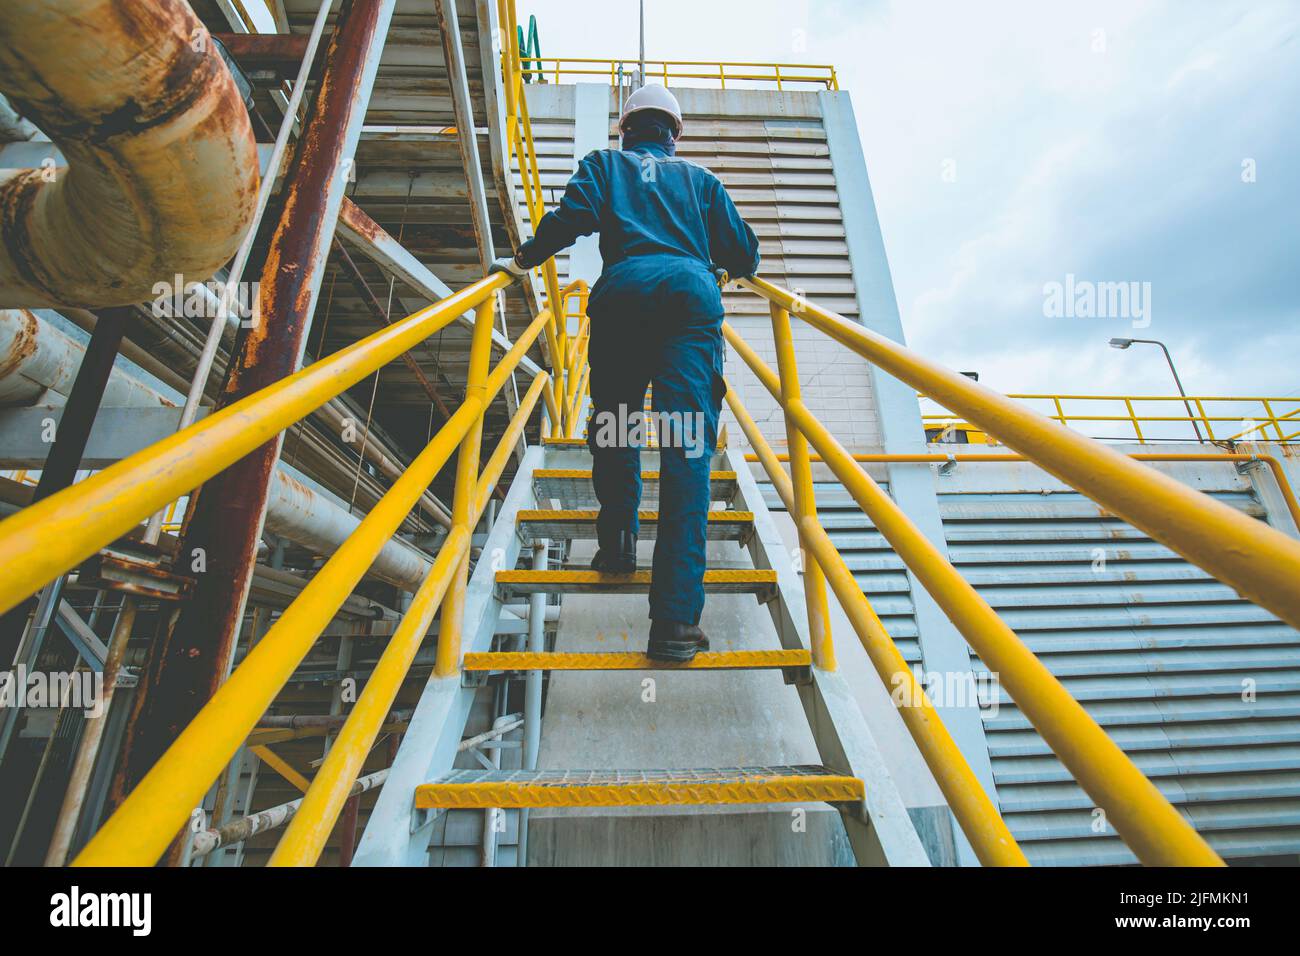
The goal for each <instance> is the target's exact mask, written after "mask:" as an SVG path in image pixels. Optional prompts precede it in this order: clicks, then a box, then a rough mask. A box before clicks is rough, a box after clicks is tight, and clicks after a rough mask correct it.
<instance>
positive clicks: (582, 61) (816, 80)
mask: <svg viewBox="0 0 1300 956" xmlns="http://www.w3.org/2000/svg"><path fill="white" fill-rule="evenodd" d="M528 62H529V64H530V65H529V66H528V67H527V68H525V69H524V70H523V73H524V74H525V75H526V76H534V77H538V78H539V79H542V78H547V77H550V78H551V79H553V80H554V81H555V82H556V83H559V82H560V77H562V76H578V77H582V76H601V77H608V78H609V81H610V85H611V86H614V85H615V84H616V83H617V82H618V67H619V64H629V65H635V66H637V68H639V64H640V59H639V58H638V57H625V58H622V59H620V58H618V57H586V56H564V57H559V56H542V57H535V56H530V57H529V58H528ZM533 64H536V65H533ZM628 72H629V71H628V70H627V69H625V70H624V75H626V74H627V73H628ZM645 72H646V76H647V77H654V78H656V79H658V80H660V81H662V82H663V84H664V85H665V86H668V85H669V84H670V83H672V82H673V81H674V80H710V81H717V82H718V84H719V85H720V86H721V87H722V88H723V89H726V88H727V82H728V81H729V80H730V81H732V82H735V81H737V80H741V81H746V82H757V83H774V84H776V88H777V89H778V90H780V89H784V87H785V84H788V83H808V84H811V85H814V86H820V87H822V88H824V89H828V90H838V89H839V88H840V86H839V79H838V77H837V76H836V74H835V67H833V66H831V65H830V64H827V63H759V62H747V61H741V60H646V61H645Z"/></svg>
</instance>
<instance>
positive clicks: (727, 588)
mask: <svg viewBox="0 0 1300 956" xmlns="http://www.w3.org/2000/svg"><path fill="white" fill-rule="evenodd" d="M496 582H497V585H498V586H500V587H502V588H503V589H504V590H506V591H508V592H511V593H514V594H531V593H535V592H538V591H545V592H562V593H565V594H575V593H587V594H593V593H594V594H600V593H614V594H643V593H645V592H646V591H648V590H649V589H650V571H649V570H648V569H647V570H644V571H634V572H633V573H631V574H604V573H601V572H599V571H498V572H497V576H496ZM704 590H705V592H706V593H710V594H724V593H729V594H760V595H764V596H770V595H772V594H774V593H775V590H776V572H775V571H760V570H755V569H752V568H749V569H738V570H731V569H715V570H709V571H705V572H704Z"/></svg>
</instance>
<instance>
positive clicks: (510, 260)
mask: <svg viewBox="0 0 1300 956" xmlns="http://www.w3.org/2000/svg"><path fill="white" fill-rule="evenodd" d="M527 271H528V270H527V269H525V268H524V267H523V266H521V265H520V264H519V263H518V262H516V261H515V257H514V256H502V257H501V258H500V259H496V260H494V261H493V262H492V265H490V266H488V275H492V273H494V272H505V273H508V274H509V275H511V276H513V277H514V278H516V279H522V278H523V276H524V273H526V272H527Z"/></svg>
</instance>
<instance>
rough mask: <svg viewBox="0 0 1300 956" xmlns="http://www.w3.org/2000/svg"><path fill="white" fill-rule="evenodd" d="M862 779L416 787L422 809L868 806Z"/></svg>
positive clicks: (783, 771)
mask: <svg viewBox="0 0 1300 956" xmlns="http://www.w3.org/2000/svg"><path fill="white" fill-rule="evenodd" d="M865 793H866V788H865V785H864V784H863V782H862V781H861V780H859V779H858V778H856V777H851V776H847V775H845V774H841V773H837V772H835V771H832V770H828V769H827V768H826V767H821V766H816V765H807V764H804V765H798V766H775V767H709V768H702V769H690V770H496V771H489V770H456V771H453V772H452V773H450V774H447V775H446V776H444V777H441V778H439V779H438V780H435V781H433V782H432V783H426V784H423V785H422V786H419V787H417V788H416V791H415V805H416V807H418V808H421V809H432V808H436V807H441V808H466V809H479V808H482V809H486V808H489V807H501V808H507V809H509V808H523V807H617V806H623V807H626V806H674V805H679V806H680V805H705V804H731V803H737V804H741V803H798V802H804V801H815V802H826V803H839V802H853V803H856V802H858V801H860V800H862V799H863V798H864V796H865Z"/></svg>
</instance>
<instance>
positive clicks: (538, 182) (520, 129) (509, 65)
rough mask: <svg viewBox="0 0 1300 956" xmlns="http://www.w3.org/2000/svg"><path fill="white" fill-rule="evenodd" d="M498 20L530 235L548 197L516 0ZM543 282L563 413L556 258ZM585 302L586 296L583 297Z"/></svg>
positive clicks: (501, 1)
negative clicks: (521, 48)
mask: <svg viewBox="0 0 1300 956" xmlns="http://www.w3.org/2000/svg"><path fill="white" fill-rule="evenodd" d="M497 23H498V27H499V28H500V29H501V31H502V33H503V35H502V41H503V43H502V53H501V84H502V89H503V91H504V93H505V114H506V141H507V143H508V144H509V148H510V156H509V157H508V158H507V166H509V162H510V160H514V161H517V162H518V163H519V175H520V178H521V180H522V183H523V190H524V205H525V207H526V208H527V209H528V220H529V224H530V225H531V226H532V229H533V232H534V234H536V232H537V227H538V225H539V224H540V223H541V221H542V217H543V216H545V215H546V202H545V200H544V198H543V196H542V174H541V167H540V165H539V163H538V160H537V146H536V144H535V143H534V142H533V127H532V122H531V121H530V119H529V116H528V97H527V96H526V95H525V92H524V87H525V85H526V84H525V83H524V73H523V64H522V62H521V60H520V53H519V30H518V22H517V18H516V14H515V2H514V0H497ZM540 268H541V274H542V284H543V287H544V288H545V289H546V302H547V307H548V308H549V309H550V311H551V313H552V314H553V315H554V316H556V321H555V322H553V323H550V324H548V325H547V327H546V351H547V355H548V357H549V359H550V362H551V374H552V382H551V387H552V389H553V390H554V393H555V407H556V408H558V409H559V410H560V412H561V413H562V414H563V413H565V412H566V411H567V409H568V400H567V396H568V387H569V386H568V380H567V369H566V368H565V364H566V363H565V356H566V355H567V353H568V342H567V329H566V318H565V309H564V300H565V294H564V293H562V292H561V290H560V280H559V276H558V274H557V272H556V269H555V259H554V258H551V259H547V260H546V262H544V263H543V264H542V266H541V267H540ZM584 302H585V300H584ZM559 428H560V432H559V434H562V435H564V434H568V433H569V431H570V430H571V429H569V427H568V424H567V423H566V422H561V423H560V424H559Z"/></svg>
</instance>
